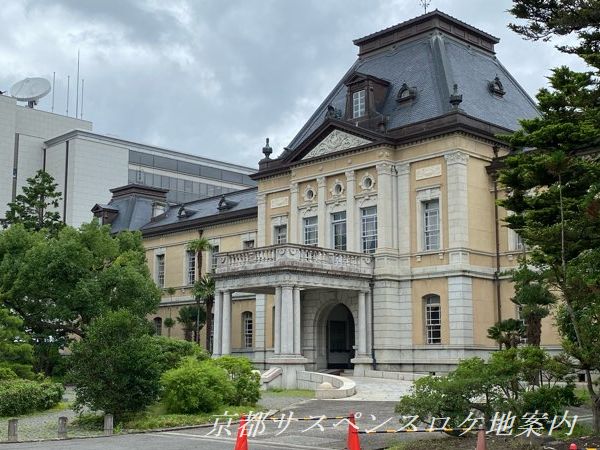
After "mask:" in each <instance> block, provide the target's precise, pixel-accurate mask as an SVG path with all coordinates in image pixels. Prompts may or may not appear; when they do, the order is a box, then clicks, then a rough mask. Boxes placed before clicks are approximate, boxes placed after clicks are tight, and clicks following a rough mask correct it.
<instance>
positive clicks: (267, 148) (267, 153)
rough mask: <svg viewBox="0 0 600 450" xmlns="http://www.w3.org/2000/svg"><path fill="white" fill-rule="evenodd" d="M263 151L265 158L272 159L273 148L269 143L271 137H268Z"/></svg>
mask: <svg viewBox="0 0 600 450" xmlns="http://www.w3.org/2000/svg"><path fill="white" fill-rule="evenodd" d="M262 152H263V154H264V155H265V159H271V158H270V156H271V153H273V149H272V148H271V146H270V145H269V138H267V143H266V144H265V146H264V147H263V149H262Z"/></svg>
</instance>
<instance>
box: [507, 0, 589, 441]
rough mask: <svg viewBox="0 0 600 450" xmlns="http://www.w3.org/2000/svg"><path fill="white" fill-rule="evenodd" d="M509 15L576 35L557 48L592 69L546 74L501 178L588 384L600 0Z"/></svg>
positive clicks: (533, 0) (528, 25)
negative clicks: (556, 295)
mask: <svg viewBox="0 0 600 450" xmlns="http://www.w3.org/2000/svg"><path fill="white" fill-rule="evenodd" d="M511 12H512V13H513V15H514V16H515V17H516V18H518V19H525V21H526V22H525V23H524V24H523V23H521V24H512V25H511V28H512V29H513V30H515V31H516V32H518V33H520V34H521V35H523V36H524V37H525V38H528V39H534V40H537V39H543V40H549V39H551V38H553V37H555V36H567V35H568V36H573V37H575V41H576V42H575V43H574V44H573V45H571V46H562V47H558V48H559V50H561V51H563V52H567V53H571V54H575V55H577V56H579V57H581V58H583V60H584V61H585V62H586V63H587V64H588V65H589V67H590V69H591V70H590V71H589V72H575V71H572V70H570V69H569V68H568V67H559V68H556V69H554V70H553V71H552V74H551V76H550V77H549V80H550V88H549V89H547V88H544V89H541V90H540V91H539V93H538V95H537V99H538V103H539V109H540V112H541V115H540V116H539V117H537V118H534V119H531V120H524V121H522V122H521V124H522V130H520V131H517V132H516V133H513V134H512V135H510V136H507V137H506V141H507V142H508V143H509V144H510V145H511V146H512V147H513V148H514V149H515V150H516V151H515V152H514V153H513V154H512V155H511V156H510V157H508V158H506V160H505V161H504V168H503V169H502V170H501V171H500V176H499V180H500V182H501V183H502V184H503V185H504V186H505V187H506V192H507V197H506V199H505V200H503V201H502V202H501V204H502V205H503V206H504V207H505V208H506V209H508V210H511V211H514V212H515V214H514V215H511V216H510V217H509V218H508V219H507V221H508V223H509V226H510V227H511V228H512V229H514V230H518V232H519V233H520V234H521V235H522V236H523V238H524V240H525V242H526V243H527V245H528V246H529V248H532V249H533V251H532V252H531V254H530V261H531V263H532V264H534V265H535V266H537V269H538V270H540V271H541V272H543V273H544V274H545V275H546V277H547V278H546V279H547V281H548V282H549V283H550V285H551V286H552V287H553V288H556V289H558V290H559V291H560V297H561V302H560V305H559V309H560V313H559V318H560V320H559V323H560V324H561V325H560V331H561V334H562V337H563V339H564V345H563V348H564V350H565V351H566V353H567V354H568V355H569V356H570V357H571V358H572V359H575V361H576V364H577V367H578V368H579V369H581V370H584V371H585V372H586V375H587V378H589V377H590V375H591V372H592V371H597V370H600V361H599V360H598V357H597V355H598V354H600V342H599V340H598V335H597V334H596V335H594V334H592V333H590V329H594V327H593V326H592V325H593V324H594V322H593V320H594V319H593V317H594V315H593V311H595V310H596V309H597V302H598V301H599V300H600V299H598V297H596V296H593V295H588V294H586V292H587V291H586V290H585V289H584V290H583V291H579V290H578V288H581V287H582V285H581V282H582V280H586V278H587V277H586V275H584V274H586V273H589V272H590V266H589V265H590V264H591V261H589V260H588V259H587V258H586V257H585V255H588V254H590V253H589V252H594V251H595V250H597V249H598V248H600V227H599V226H598V225H599V222H598V209H599V207H598V201H599V198H598V192H600V185H599V184H600V162H599V161H598V144H599V143H600V138H599V136H600V84H599V83H598V81H599V75H600V20H599V19H600V16H599V15H600V2H599V1H598V0H585V1H579V2H572V1H569V0H555V1H551V2H548V1H540V0H515V1H514V2H513V8H512V9H511ZM523 149H529V150H528V151H524V150H523ZM530 149H535V150H530ZM572 265H574V267H572ZM588 391H589V394H590V397H591V399H592V405H593V407H592V410H593V414H594V427H595V430H596V432H600V395H599V394H600V393H599V392H598V391H597V388H596V387H595V386H594V385H593V384H592V383H588Z"/></svg>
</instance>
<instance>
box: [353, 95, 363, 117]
mask: <svg viewBox="0 0 600 450" xmlns="http://www.w3.org/2000/svg"><path fill="white" fill-rule="evenodd" d="M365 100H366V91H365V89H361V90H360V91H357V92H354V93H353V94H352V118H353V119H357V118H359V117H362V116H364V115H365V111H366V101H365Z"/></svg>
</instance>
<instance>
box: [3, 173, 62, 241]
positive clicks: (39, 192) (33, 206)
mask: <svg viewBox="0 0 600 450" xmlns="http://www.w3.org/2000/svg"><path fill="white" fill-rule="evenodd" d="M57 186H58V185H57V184H56V183H55V182H54V178H52V176H50V175H49V174H48V173H47V172H44V171H43V170H38V171H37V173H36V174H35V176H34V177H32V178H27V185H26V186H23V193H22V194H19V195H17V197H16V198H15V201H14V202H10V203H9V204H8V211H6V214H5V218H4V219H0V222H2V226H3V227H4V228H7V227H8V226H10V225H14V224H17V223H20V224H23V226H24V227H25V229H27V230H37V231H39V230H41V229H43V228H45V229H46V230H48V231H49V232H50V233H56V232H57V231H58V230H59V229H60V228H62V227H63V225H64V224H63V222H62V221H61V219H60V213H59V212H58V211H57V208H58V205H59V202H60V200H61V193H60V192H58V191H57V190H56V188H57Z"/></svg>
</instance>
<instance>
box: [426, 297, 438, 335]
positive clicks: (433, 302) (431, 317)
mask: <svg viewBox="0 0 600 450" xmlns="http://www.w3.org/2000/svg"><path fill="white" fill-rule="evenodd" d="M425 326H426V330H427V343H428V344H441V343H442V318H441V308H440V298H439V297H438V296H437V295H431V296H429V297H427V298H426V299H425Z"/></svg>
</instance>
